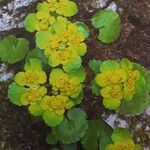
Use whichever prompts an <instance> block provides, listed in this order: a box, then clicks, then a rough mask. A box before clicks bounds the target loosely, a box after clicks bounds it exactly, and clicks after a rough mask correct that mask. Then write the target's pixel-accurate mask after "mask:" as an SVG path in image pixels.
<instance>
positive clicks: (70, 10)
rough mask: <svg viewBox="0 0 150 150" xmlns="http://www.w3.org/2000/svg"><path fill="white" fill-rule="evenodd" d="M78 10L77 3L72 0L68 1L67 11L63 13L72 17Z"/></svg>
mask: <svg viewBox="0 0 150 150" xmlns="http://www.w3.org/2000/svg"><path fill="white" fill-rule="evenodd" d="M77 12H78V8H77V5H76V3H75V2H72V1H68V4H67V6H66V8H65V12H64V13H63V15H64V16H65V17H71V16H74V15H75V14H76V13H77Z"/></svg>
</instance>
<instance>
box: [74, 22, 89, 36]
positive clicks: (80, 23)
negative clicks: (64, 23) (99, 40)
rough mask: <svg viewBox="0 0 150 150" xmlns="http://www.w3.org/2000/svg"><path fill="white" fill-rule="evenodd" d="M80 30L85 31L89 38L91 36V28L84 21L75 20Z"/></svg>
mask: <svg viewBox="0 0 150 150" xmlns="http://www.w3.org/2000/svg"><path fill="white" fill-rule="evenodd" d="M75 23H76V25H77V27H78V30H79V31H80V32H81V33H83V35H84V37H85V38H87V37H88V36H89V32H90V31H89V28H88V26H87V25H86V24H85V23H84V22H80V21H77V22H75Z"/></svg>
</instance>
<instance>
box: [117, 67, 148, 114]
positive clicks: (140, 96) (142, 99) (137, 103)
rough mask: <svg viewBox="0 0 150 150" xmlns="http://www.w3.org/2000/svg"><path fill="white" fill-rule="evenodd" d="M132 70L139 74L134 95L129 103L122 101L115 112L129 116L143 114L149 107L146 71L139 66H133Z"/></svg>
mask: <svg viewBox="0 0 150 150" xmlns="http://www.w3.org/2000/svg"><path fill="white" fill-rule="evenodd" d="M134 69H135V70H138V71H139V72H140V74H141V77H140V79H139V80H138V81H137V82H136V89H135V91H136V93H135V95H134V97H133V99H132V100H131V101H129V102H127V101H122V103H121V105H120V107H119V109H118V110H117V111H118V112H119V113H121V114H126V115H131V116H132V115H136V114H140V113H142V112H144V110H145V109H146V108H147V107H148V106H150V95H149V93H150V75H149V73H148V71H147V70H146V69H145V68H144V67H142V66H140V65H139V64H134Z"/></svg>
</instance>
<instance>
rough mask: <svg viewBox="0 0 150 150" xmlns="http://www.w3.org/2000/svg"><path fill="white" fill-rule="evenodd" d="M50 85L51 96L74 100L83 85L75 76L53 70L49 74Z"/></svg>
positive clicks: (59, 70)
mask: <svg viewBox="0 0 150 150" xmlns="http://www.w3.org/2000/svg"><path fill="white" fill-rule="evenodd" d="M49 81H50V84H51V85H52V90H53V94H55V95H57V94H58V93H60V94H61V95H63V96H67V97H71V98H76V97H78V96H79V94H80V93H81V91H82V88H83V85H82V84H81V82H80V79H79V78H78V77H76V76H69V75H68V74H66V73H65V72H64V71H63V70H61V69H53V70H52V72H51V74H50V79H49Z"/></svg>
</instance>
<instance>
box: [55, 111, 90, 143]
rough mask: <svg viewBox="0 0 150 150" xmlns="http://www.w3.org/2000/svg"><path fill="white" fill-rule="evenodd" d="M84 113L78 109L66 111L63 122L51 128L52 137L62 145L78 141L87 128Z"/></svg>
mask: <svg viewBox="0 0 150 150" xmlns="http://www.w3.org/2000/svg"><path fill="white" fill-rule="evenodd" d="M86 118H87V117H86V114H85V112H84V111H83V110H82V109H80V108H73V109H71V110H69V111H68V113H67V117H66V118H65V119H64V121H63V122H62V123H61V124H60V125H59V126H56V127H55V128H52V133H53V135H54V136H55V137H56V138H57V139H58V140H59V141H61V142H62V143H66V144H70V143H74V142H77V141H79V140H80V139H81V138H82V137H83V136H84V134H85V132H86V130H87V128H88V122H87V120H86Z"/></svg>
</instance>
